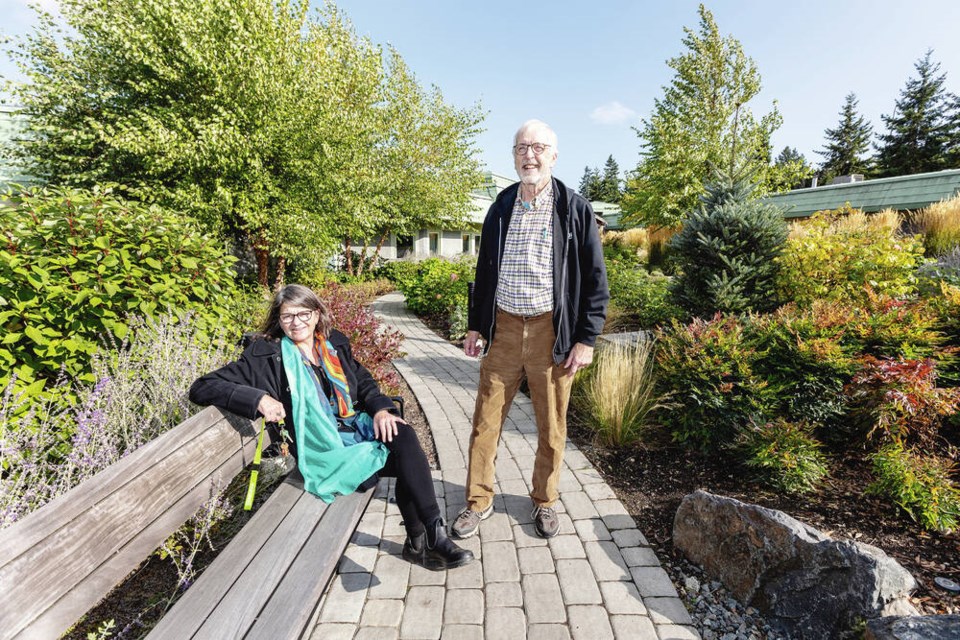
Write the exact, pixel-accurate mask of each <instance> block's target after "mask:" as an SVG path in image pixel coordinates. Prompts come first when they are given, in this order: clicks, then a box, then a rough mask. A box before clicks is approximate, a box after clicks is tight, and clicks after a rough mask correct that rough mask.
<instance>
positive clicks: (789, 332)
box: [748, 303, 857, 424]
mask: <svg viewBox="0 0 960 640" xmlns="http://www.w3.org/2000/svg"><path fill="white" fill-rule="evenodd" d="M851 317H852V316H851V313H850V311H849V310H848V309H846V308H844V307H841V306H840V305H837V304H835V303H817V304H815V305H813V307H812V308H810V309H798V308H797V307H796V306H794V305H787V306H784V307H781V308H780V309H778V310H777V311H776V312H774V313H772V314H767V315H758V316H752V317H750V318H749V322H748V331H749V332H750V334H751V336H752V337H753V340H755V341H756V343H757V344H761V345H763V347H764V354H763V357H762V358H760V359H759V360H758V361H757V363H756V365H755V369H756V371H757V373H758V374H759V375H760V376H761V377H762V378H763V379H764V380H766V381H767V382H768V383H769V385H770V389H771V392H772V394H773V395H774V396H775V398H776V403H777V409H776V412H777V415H780V416H784V417H786V418H787V419H789V420H792V421H798V420H804V421H808V422H812V423H817V424H826V423H829V422H831V421H833V420H835V419H836V418H839V417H840V416H841V415H843V413H844V412H845V411H846V397H845V396H844V394H843V386H844V384H846V383H847V382H848V381H849V379H850V376H851V375H852V374H853V373H854V371H856V369H857V362H856V355H857V354H856V352H855V351H854V350H853V349H852V348H851V347H850V346H849V345H847V344H845V342H844V338H845V336H846V332H847V325H848V323H849V322H850V319H851Z"/></svg>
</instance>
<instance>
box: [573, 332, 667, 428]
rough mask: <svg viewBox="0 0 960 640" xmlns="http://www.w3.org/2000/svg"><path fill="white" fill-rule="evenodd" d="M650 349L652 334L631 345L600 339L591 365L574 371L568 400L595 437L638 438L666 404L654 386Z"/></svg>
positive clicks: (651, 352) (652, 346)
mask: <svg viewBox="0 0 960 640" xmlns="http://www.w3.org/2000/svg"><path fill="white" fill-rule="evenodd" d="M653 351H654V341H653V339H652V338H648V337H646V335H644V334H641V336H640V339H639V340H638V341H637V343H636V344H633V345H628V344H619V343H618V344H610V345H607V344H605V345H602V346H600V347H598V348H597V350H596V353H595V356H594V363H593V366H591V367H590V368H588V369H585V370H584V373H583V374H581V375H579V376H577V380H576V391H575V393H574V394H573V398H574V403H575V404H576V406H577V407H578V408H579V409H580V410H581V411H582V412H583V413H584V415H586V416H587V420H588V422H589V425H588V426H589V427H590V428H591V429H593V430H594V432H595V433H596V438H597V440H598V441H599V442H601V443H603V444H606V445H612V446H629V445H635V444H640V443H643V442H644V441H645V440H646V439H647V437H648V434H649V432H650V430H651V429H652V428H653V423H652V421H651V420H652V416H653V414H654V413H655V412H656V411H657V410H658V409H662V408H665V407H668V406H669V404H668V403H667V402H666V398H665V396H662V395H658V394H657V392H656V390H655V388H656V382H655V374H654V358H653Z"/></svg>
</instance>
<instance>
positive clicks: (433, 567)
mask: <svg viewBox="0 0 960 640" xmlns="http://www.w3.org/2000/svg"><path fill="white" fill-rule="evenodd" d="M475 559H476V558H475V557H474V556H469V557H467V558H464V559H463V560H460V561H458V562H451V563H447V562H440V561H434V562H427V561H426V560H424V562H422V563H420V564H421V566H423V568H424V569H429V570H430V571H443V570H444V569H456V568H457V567H462V566H464V565H467V564H470V563H471V562H473V561H474V560H475Z"/></svg>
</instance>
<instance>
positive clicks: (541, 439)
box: [452, 120, 610, 538]
mask: <svg viewBox="0 0 960 640" xmlns="http://www.w3.org/2000/svg"><path fill="white" fill-rule="evenodd" d="M513 158H514V165H515V167H516V169H517V174H518V175H519V176H520V182H518V183H516V184H513V185H511V186H510V187H508V188H507V189H504V191H503V192H502V193H501V194H500V195H499V196H498V197H497V199H496V201H495V202H494V203H493V205H491V207H490V211H489V212H488V213H487V217H486V219H485V220H484V223H483V231H482V235H481V237H480V255H479V257H478V260H477V273H476V279H475V282H476V285H475V290H474V298H473V305H472V307H471V309H470V314H469V331H468V332H467V337H466V340H465V342H464V346H463V350H464V353H466V354H467V355H468V356H471V357H473V356H477V355H480V353H481V351H482V350H483V351H485V354H486V355H485V357H484V358H483V360H482V362H481V365H480V386H479V390H478V393H477V405H476V409H475V411H474V415H473V432H472V433H471V435H470V462H469V468H468V470H467V486H466V507H465V508H464V509H463V511H461V512H460V515H459V516H458V517H457V518H456V521H455V522H454V523H453V527H452V530H453V533H454V535H456V536H458V537H460V538H467V537H470V536H472V535H473V534H475V533H476V532H477V530H478V529H479V527H480V521H481V520H483V519H485V518H487V517H488V516H489V515H490V514H491V513H492V512H493V484H494V475H495V470H496V467H495V463H496V456H497V444H498V442H499V440H500V431H501V429H502V427H503V422H504V420H505V419H506V417H507V413H508V411H509V409H510V404H511V403H512V402H513V397H514V395H515V394H516V392H517V389H518V388H519V386H520V382H521V380H522V379H523V377H524V375H526V378H527V384H528V386H529V388H530V396H531V399H532V401H533V408H534V413H535V415H536V421H537V431H538V434H539V436H538V441H537V455H536V461H535V463H534V468H533V490H532V491H531V492H530V497H531V498H532V499H533V504H534V510H533V519H534V523H535V526H536V531H537V534H538V535H540V536H542V537H544V538H551V537H553V536H555V535H557V533H558V531H559V529H560V521H559V519H558V518H557V513H556V511H555V510H554V508H553V507H554V504H555V503H556V501H557V500H558V499H559V493H558V491H557V485H558V482H559V478H560V467H561V463H562V462H563V450H564V446H565V443H566V439H567V404H568V402H569V399H570V388H571V385H572V383H573V375H574V374H575V373H576V372H577V370H578V369H580V368H582V367H586V366H587V365H589V364H590V362H591V361H592V360H593V346H594V343H595V341H596V339H597V336H598V335H599V334H600V331H601V329H602V328H603V323H604V319H605V317H606V308H607V301H608V299H609V297H610V295H609V291H608V289H607V273H606V269H605V267H604V263H603V250H602V248H601V246H600V236H599V233H598V231H597V224H596V222H595V219H594V214H593V209H592V208H591V206H590V203H589V202H587V200H586V199H584V198H583V197H582V196H580V195H579V194H578V193H576V192H575V191H573V190H572V189H569V188H568V187H567V186H566V185H564V184H563V183H562V182H560V181H559V180H557V179H556V178H554V177H552V174H551V170H552V169H553V166H554V165H555V164H556V162H557V135H556V134H555V133H554V132H553V130H552V129H550V127H549V126H547V125H546V124H545V123H543V122H541V121H539V120H530V121H528V122H525V123H524V124H523V126H521V127H520V129H519V130H518V131H517V134H516V136H515V137H514V145H513Z"/></svg>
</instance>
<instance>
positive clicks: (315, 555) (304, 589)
mask: <svg viewBox="0 0 960 640" xmlns="http://www.w3.org/2000/svg"><path fill="white" fill-rule="evenodd" d="M372 497H373V489H370V490H369V491H366V492H364V493H353V494H351V495H349V496H343V497H342V498H337V499H336V500H335V501H334V503H333V504H332V505H330V508H328V509H327V513H326V514H325V515H324V517H323V519H322V520H321V521H320V523H319V525H317V528H316V529H314V531H313V533H312V534H311V535H310V538H309V539H308V540H307V541H306V544H304V545H303V548H302V549H301V550H300V553H299V555H298V556H297V559H296V561H294V563H293V565H292V566H291V567H290V570H289V571H287V573H286V575H285V576H284V577H283V581H282V582H281V583H280V584H279V586H278V587H277V589H276V590H275V591H274V593H273V595H271V596H270V601H269V602H268V603H267V605H266V606H265V607H264V608H263V611H261V612H260V615H259V616H258V617H257V620H256V621H255V622H254V624H253V627H252V628H251V629H250V632H249V633H248V634H247V635H246V636H244V638H245V640H296V639H298V638H301V637H304V636H309V632H310V629H309V628H308V627H309V626H310V623H311V622H312V620H313V616H314V613H315V610H316V607H317V604H318V603H319V602H320V598H321V596H323V593H324V591H326V589H327V586H328V585H329V584H330V580H331V578H332V577H333V575H334V573H335V572H336V568H337V565H338V564H339V562H340V556H342V555H343V552H344V551H345V550H346V548H347V545H348V544H349V543H350V538H351V537H352V536H353V532H354V531H355V530H356V528H357V525H358V524H359V522H360V518H361V517H362V516H363V512H364V511H365V510H366V508H367V506H368V505H369V504H370V500H371V498H372ZM303 603H312V606H310V607H304V606H303Z"/></svg>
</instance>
